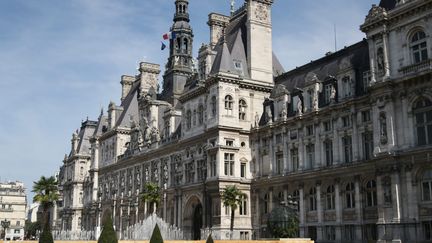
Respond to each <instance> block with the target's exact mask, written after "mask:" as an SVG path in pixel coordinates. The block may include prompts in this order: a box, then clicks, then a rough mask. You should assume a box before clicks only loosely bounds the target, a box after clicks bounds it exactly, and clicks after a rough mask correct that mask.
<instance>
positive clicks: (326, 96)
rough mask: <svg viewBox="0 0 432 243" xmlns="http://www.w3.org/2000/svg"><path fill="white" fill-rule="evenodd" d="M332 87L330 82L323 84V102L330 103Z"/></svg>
mask: <svg viewBox="0 0 432 243" xmlns="http://www.w3.org/2000/svg"><path fill="white" fill-rule="evenodd" d="M332 87H333V85H332V84H326V85H325V86H324V102H325V103H326V104H330V101H331V100H330V99H331V98H330V97H331V93H332Z"/></svg>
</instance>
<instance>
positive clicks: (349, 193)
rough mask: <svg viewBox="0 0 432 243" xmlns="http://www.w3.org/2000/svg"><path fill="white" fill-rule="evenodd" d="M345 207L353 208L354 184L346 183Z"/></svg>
mask: <svg viewBox="0 0 432 243" xmlns="http://www.w3.org/2000/svg"><path fill="white" fill-rule="evenodd" d="M345 206H346V208H355V188H354V183H352V182H351V183H348V184H347V186H346V188H345Z"/></svg>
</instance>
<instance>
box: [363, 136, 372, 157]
mask: <svg viewBox="0 0 432 243" xmlns="http://www.w3.org/2000/svg"><path fill="white" fill-rule="evenodd" d="M373 146H374V145H373V134H372V133H371V132H365V133H363V156H364V159H365V160H369V159H371V158H372V156H373Z"/></svg>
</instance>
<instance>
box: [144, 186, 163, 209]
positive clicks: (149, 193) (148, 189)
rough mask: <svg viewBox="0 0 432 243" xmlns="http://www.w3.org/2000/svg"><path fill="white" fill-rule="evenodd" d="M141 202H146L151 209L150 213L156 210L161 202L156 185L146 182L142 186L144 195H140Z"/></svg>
mask: <svg viewBox="0 0 432 243" xmlns="http://www.w3.org/2000/svg"><path fill="white" fill-rule="evenodd" d="M141 200H142V201H143V202H144V203H146V202H148V203H149V204H150V206H151V208H152V212H156V209H157V207H158V205H159V203H160V201H161V195H160V188H159V186H158V185H157V184H156V183H153V182H147V183H146V184H145V185H144V193H143V194H141Z"/></svg>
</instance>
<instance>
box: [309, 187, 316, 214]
mask: <svg viewBox="0 0 432 243" xmlns="http://www.w3.org/2000/svg"><path fill="white" fill-rule="evenodd" d="M315 210H317V192H316V188H315V187H312V188H311V189H310V190H309V211H315Z"/></svg>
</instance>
